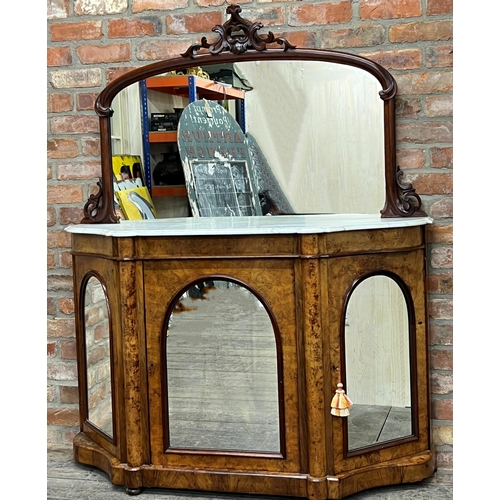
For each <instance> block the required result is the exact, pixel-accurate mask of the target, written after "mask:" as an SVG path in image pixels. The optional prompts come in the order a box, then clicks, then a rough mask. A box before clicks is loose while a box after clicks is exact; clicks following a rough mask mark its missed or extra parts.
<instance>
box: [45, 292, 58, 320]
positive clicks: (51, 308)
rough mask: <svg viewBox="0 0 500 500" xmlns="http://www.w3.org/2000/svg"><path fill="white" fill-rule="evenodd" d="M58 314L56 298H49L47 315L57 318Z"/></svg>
mask: <svg viewBox="0 0 500 500" xmlns="http://www.w3.org/2000/svg"><path fill="white" fill-rule="evenodd" d="M56 314H57V305H56V299H55V298H54V297H47V315H48V316H55V315H56Z"/></svg>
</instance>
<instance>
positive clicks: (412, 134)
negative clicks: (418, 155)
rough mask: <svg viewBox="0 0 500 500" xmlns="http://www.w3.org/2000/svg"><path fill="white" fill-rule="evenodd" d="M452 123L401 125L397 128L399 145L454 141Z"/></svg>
mask: <svg viewBox="0 0 500 500" xmlns="http://www.w3.org/2000/svg"><path fill="white" fill-rule="evenodd" d="M452 132H453V130H452V124H451V122H416V123H400V124H398V126H397V127H396V140H397V142H398V143H402V142H409V143H413V144H427V143H429V142H449V143H451V142H452V141H453V133H452Z"/></svg>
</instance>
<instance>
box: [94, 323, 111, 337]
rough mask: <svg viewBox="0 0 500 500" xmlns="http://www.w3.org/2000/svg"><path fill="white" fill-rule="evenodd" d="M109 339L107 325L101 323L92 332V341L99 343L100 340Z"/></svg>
mask: <svg viewBox="0 0 500 500" xmlns="http://www.w3.org/2000/svg"><path fill="white" fill-rule="evenodd" d="M108 337H109V324H108V323H102V324H100V325H97V326H96V327H95V330H94V340H95V341H96V342H99V341H100V340H102V339H107V338H108Z"/></svg>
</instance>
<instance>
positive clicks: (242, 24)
mask: <svg viewBox="0 0 500 500" xmlns="http://www.w3.org/2000/svg"><path fill="white" fill-rule="evenodd" d="M240 12H241V7H240V6H239V5H229V6H228V8H227V9H226V13H227V14H230V16H231V17H230V18H229V19H228V20H227V21H226V22H225V23H224V24H223V25H222V26H220V25H218V26H215V28H213V29H212V31H213V32H215V33H218V35H219V39H218V40H217V41H216V42H214V43H212V44H209V43H208V41H207V39H206V37H203V38H202V39H201V43H196V44H194V45H191V47H189V49H188V50H187V51H186V52H184V54H182V57H193V56H194V55H195V54H196V52H197V51H198V50H200V49H201V48H204V49H208V50H209V51H210V53H211V54H213V55H215V54H220V53H221V52H224V51H227V52H231V53H233V54H243V52H246V51H247V50H266V48H267V45H268V44H271V43H277V44H279V45H283V49H284V50H288V49H294V48H295V46H293V45H291V44H290V42H289V41H288V40H286V39H285V38H283V37H278V38H276V37H275V36H274V34H273V33H271V32H269V33H268V34H267V35H266V36H260V35H259V34H258V33H257V31H258V30H260V29H261V28H262V27H263V24H262V23H260V22H255V23H252V22H250V21H247V20H246V19H243V18H242V17H240V15H239V14H240Z"/></svg>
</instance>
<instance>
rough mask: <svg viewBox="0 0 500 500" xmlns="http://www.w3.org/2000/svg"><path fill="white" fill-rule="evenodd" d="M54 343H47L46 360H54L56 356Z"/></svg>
mask: <svg viewBox="0 0 500 500" xmlns="http://www.w3.org/2000/svg"><path fill="white" fill-rule="evenodd" d="M56 345H57V344H56V343H55V342H47V357H48V358H55V356H56V355H57V350H56Z"/></svg>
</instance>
